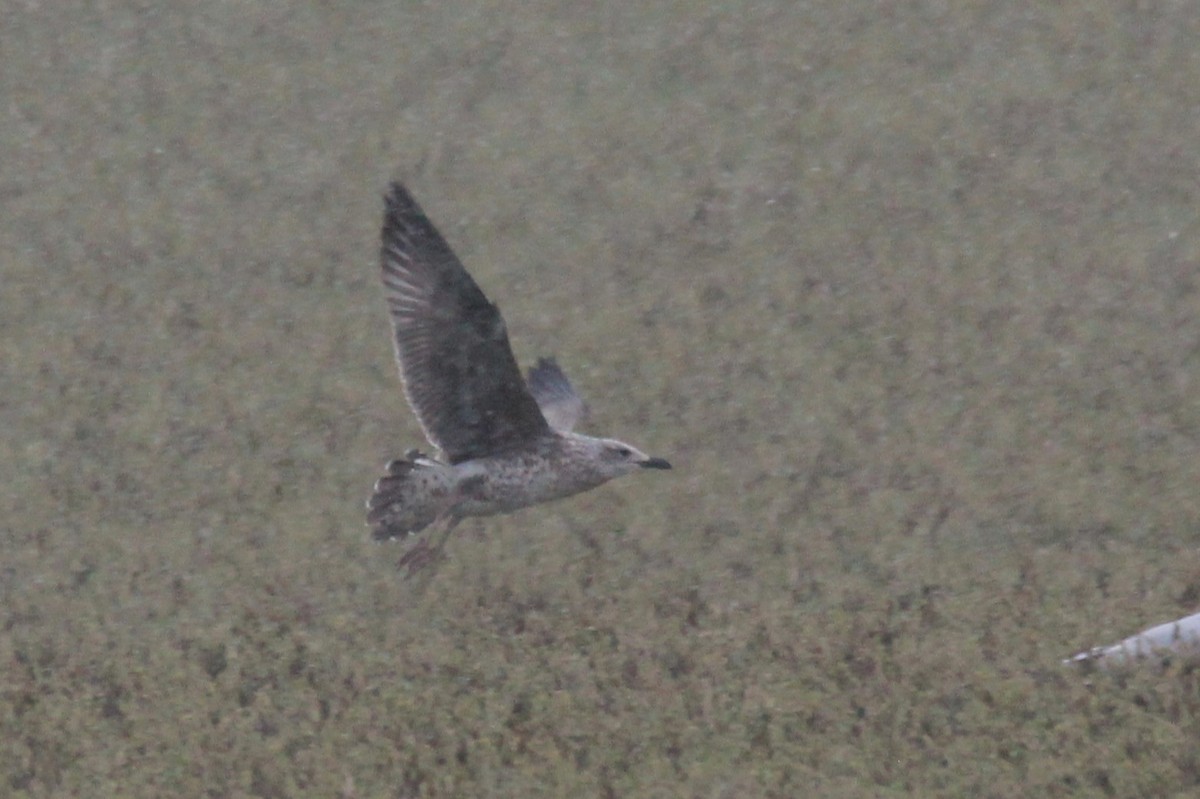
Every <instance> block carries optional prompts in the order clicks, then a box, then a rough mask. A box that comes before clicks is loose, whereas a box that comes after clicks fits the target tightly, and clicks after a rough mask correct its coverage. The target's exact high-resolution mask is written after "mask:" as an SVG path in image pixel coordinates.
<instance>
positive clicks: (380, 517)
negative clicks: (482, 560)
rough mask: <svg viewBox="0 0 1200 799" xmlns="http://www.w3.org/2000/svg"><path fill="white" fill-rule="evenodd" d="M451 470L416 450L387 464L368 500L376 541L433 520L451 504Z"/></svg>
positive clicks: (400, 535)
mask: <svg viewBox="0 0 1200 799" xmlns="http://www.w3.org/2000/svg"><path fill="white" fill-rule="evenodd" d="M454 485H455V474H454V470H453V469H452V468H451V467H449V466H446V465H445V464H443V463H438V462H437V461H435V460H432V459H430V458H426V457H425V456H423V455H421V454H420V453H419V452H408V453H405V457H403V458H400V459H397V460H394V461H392V462H391V463H389V464H388V465H387V467H386V471H385V473H384V475H383V477H380V478H379V479H378V480H376V481H375V491H374V493H373V494H371V498H370V499H369V500H367V524H369V525H370V526H371V536H372V537H373V538H374V539H376V540H377V541H386V540H390V539H393V538H403V537H404V536H406V535H412V534H413V533H418V532H420V531H421V530H423V529H425V528H426V527H428V526H429V525H430V524H432V523H433V522H435V521H436V520H437V519H438V518H439V517H440V516H441V515H443V514H444V513H445V512H446V511H447V509H448V508H449V506H450V502H451V493H452V491H453V489H454Z"/></svg>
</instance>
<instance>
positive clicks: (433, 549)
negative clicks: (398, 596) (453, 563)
mask: <svg viewBox="0 0 1200 799" xmlns="http://www.w3.org/2000/svg"><path fill="white" fill-rule="evenodd" d="M461 519H462V517H460V516H453V515H451V516H443V517H442V518H441V519H438V520H437V521H436V522H434V523H433V524H432V525H431V527H432V529H431V530H430V531H429V532H428V533H426V534H425V535H424V536H423V537H422V538H421V539H420V540H418V541H417V543H416V544H414V545H413V546H412V548H411V549H409V550H408V551H407V552H405V553H404V555H403V556H401V558H400V560H399V561H398V562H397V563H396V568H397V569H406V570H407V571H408V574H407V575H405V576H406V577H412V576H413V575H414V574H416V573H417V572H419V571H421V570H422V569H424V568H425V567H427V566H430V565H432V564H435V563H438V562H440V561H442V560H445V558H446V555H445V553H444V552H443V550H444V549H445V547H446V539H448V538H449V537H450V531H451V530H453V529H454V528H455V527H457V526H458V523H459V521H461ZM439 534H440V536H441V537H440V538H439V540H438V542H437V545H436V546H430V545H429V542H430V541H431V540H433V538H434V536H438V535H439Z"/></svg>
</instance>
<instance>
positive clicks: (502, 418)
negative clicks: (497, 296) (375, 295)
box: [382, 183, 550, 463]
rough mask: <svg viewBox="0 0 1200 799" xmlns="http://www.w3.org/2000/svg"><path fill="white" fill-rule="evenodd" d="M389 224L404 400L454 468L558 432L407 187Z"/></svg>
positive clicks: (494, 312)
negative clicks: (546, 416)
mask: <svg viewBox="0 0 1200 799" xmlns="http://www.w3.org/2000/svg"><path fill="white" fill-rule="evenodd" d="M385 203H386V213H385V215H384V222H383V247H382V263H383V285H384V289H385V293H386V296H387V303H388V309H389V310H390V311H391V316H392V328H393V330H394V331H395V343H396V360H397V361H398V362H399V364H400V376H401V378H402V379H403V381H404V392H405V395H406V396H407V397H408V402H409V404H410V405H412V408H413V411H414V412H415V413H416V415H417V419H418V421H420V423H421V427H423V428H424V430H425V435H426V437H427V438H428V439H429V441H430V443H431V444H433V445H434V446H436V447H437V448H438V449H440V450H441V451H442V453H443V454H444V455H445V456H446V458H447V459H448V460H449V461H450V462H451V463H459V462H461V461H464V460H470V459H472V458H477V457H480V456H482V455H487V454H490V453H494V452H497V451H500V450H504V449H508V448H511V447H514V446H520V445H521V444H523V443H526V442H528V441H530V440H532V439H534V438H537V437H538V436H541V435H547V434H549V432H550V428H549V425H548V424H547V423H546V420H545V418H544V417H543V416H542V412H541V411H540V410H539V409H538V405H537V402H536V401H535V400H534V398H533V396H532V395H531V394H530V393H529V390H528V389H527V388H526V386H525V381H524V380H522V379H521V372H520V370H519V369H518V368H517V362H516V359H515V358H514V357H513V353H512V347H511V345H510V344H509V343H508V333H507V332H506V330H505V327H504V319H503V318H502V317H501V316H500V311H499V310H498V309H497V308H496V307H495V306H494V305H492V304H491V303H490V302H488V299H487V297H485V296H484V294H483V292H482V291H481V290H480V289H479V286H477V285H476V284H475V281H474V280H472V279H471V276H470V275H469V274H467V270H466V269H465V268H464V267H463V265H462V263H461V262H460V261H459V260H458V258H457V257H455V255H454V253H453V252H451V250H450V245H448V244H447V243H446V240H445V239H443V238H442V236H441V234H439V233H438V232H437V230H436V229H435V228H434V226H433V224H432V223H431V222H430V221H429V218H428V217H426V216H425V212H424V211H422V210H421V207H420V206H419V205H417V203H416V201H415V200H413V198H412V196H411V195H410V194H409V193H408V191H407V190H406V189H405V188H404V187H403V186H401V185H400V184H399V183H393V184H392V185H391V191H390V192H389V193H388V195H387V197H386V199H385Z"/></svg>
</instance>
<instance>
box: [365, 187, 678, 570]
mask: <svg viewBox="0 0 1200 799" xmlns="http://www.w3.org/2000/svg"><path fill="white" fill-rule="evenodd" d="M385 205H386V208H385V213H384V221H383V245H382V249H381V260H382V266H383V286H384V290H385V293H386V297H387V304H388V310H389V311H390V313H391V320H392V330H393V333H394V339H393V340H394V342H395V349H396V361H397V363H398V364H399V366H400V377H401V380H402V382H403V383H404V394H405V396H406V397H407V398H408V403H409V405H411V406H412V409H413V412H414V413H415V414H416V416H417V420H418V421H419V422H420V423H421V428H422V429H423V430H424V432H425V437H426V438H427V439H428V440H429V443H430V444H432V445H433V446H434V447H436V448H437V450H438V452H439V454H440V458H433V457H430V456H428V455H425V454H422V453H421V452H419V451H417V450H415V449H414V450H409V451H408V452H406V453H405V455H404V457H403V458H398V459H396V460H393V461H391V462H390V463H388V465H387V467H386V469H385V473H384V475H383V476H382V477H380V478H379V480H378V481H376V483H375V490H374V493H373V494H372V496H371V498H370V500H368V502H367V523H368V524H369V525H370V527H371V533H372V536H373V537H374V538H376V539H378V540H390V539H393V538H403V537H405V536H409V535H413V534H416V533H419V532H421V531H422V530H424V529H425V528H427V527H428V528H432V529H433V530H435V531H436V530H439V529H440V530H441V540H440V542H439V543H438V545H437V546H436V547H431V546H429V540H430V538H431V537H432V536H433V535H434V533H433V532H431V533H430V534H429V535H427V536H426V537H425V538H423V539H421V541H420V542H419V544H418V545H417V546H416V547H414V548H412V549H410V550H409V551H408V552H407V553H406V554H405V555H404V557H403V558H401V560H400V564H399V565H400V566H401V567H405V566H407V567H408V570H409V574H412V573H413V572H415V571H416V570H418V569H419V568H421V567H422V566H424V565H425V564H427V563H429V562H431V561H433V560H436V559H438V558H440V556H441V550H442V547H443V546H444V544H445V542H446V538H447V537H448V536H449V534H450V531H451V530H452V529H453V528H454V527H455V526H456V525H457V524H458V523H459V522H460V521H461V520H462V519H464V518H466V517H468V516H490V515H492V514H496V513H508V512H510V511H514V510H517V509H518V508H524V507H526V506H528V505H536V504H538V503H540V502H548V501H549V500H552V499H560V498H562V497H567V496H570V495H572V494H577V493H579V492H581V491H587V490H588V489H591V488H595V487H596V486H598V485H600V484H602V483H605V482H608V481H609V480H611V479H613V478H614V477H620V476H621V475H623V474H628V473H630V472H633V471H637V470H639V469H670V468H671V464H669V463H667V461H665V460H664V459H662V458H652V457H650V456H649V455H647V454H645V453H644V452H642V451H641V450H639V449H637V448H636V447H633V446H631V445H629V444H625V443H623V442H621V441H617V440H616V439H612V438H593V437H592V436H585V435H582V434H580V433H575V432H573V431H572V430H573V428H574V427H575V425H576V424H577V423H578V422H579V421H580V420H581V419H582V418H583V416H584V415H585V413H586V409H585V406H584V402H583V400H582V399H581V398H580V397H579V395H578V394H577V393H576V392H575V389H574V388H573V387H572V386H571V383H570V381H569V380H567V376H566V375H565V374H563V371H562V370H561V369H560V368H559V367H558V364H557V363H556V362H555V361H554V360H553V359H552V358H542V359H540V360H538V362H537V364H536V365H535V366H534V367H533V368H532V369H530V370H529V374H528V376H527V377H525V378H524V379H523V378H522V377H521V371H520V369H519V368H518V367H517V362H516V359H515V358H514V357H513V352H512V346H511V345H510V344H509V343H508V333H507V331H506V329H505V326H504V319H503V318H502V317H501V316H500V311H499V310H498V309H497V308H496V306H494V305H492V304H491V302H489V301H488V298H487V297H486V296H484V294H483V292H482V291H481V290H480V288H479V286H478V285H476V283H475V281H474V280H473V279H472V278H471V276H470V275H469V274H468V273H467V270H466V268H465V267H464V266H463V265H462V262H461V261H459V260H458V258H457V257H456V256H455V255H454V253H453V252H452V251H451V249H450V245H449V244H447V243H446V240H445V239H443V238H442V236H441V234H440V233H438V231H437V229H436V228H434V226H433V223H432V222H430V221H429V218H428V217H427V216H426V215H425V212H424V211H422V210H421V207H420V206H419V205H417V203H416V201H415V200H414V199H413V198H412V195H410V194H409V193H408V191H407V190H406V189H405V188H404V187H403V186H402V185H400V184H399V183H393V184H392V185H391V189H390V191H389V192H388V194H387V197H386V198H385Z"/></svg>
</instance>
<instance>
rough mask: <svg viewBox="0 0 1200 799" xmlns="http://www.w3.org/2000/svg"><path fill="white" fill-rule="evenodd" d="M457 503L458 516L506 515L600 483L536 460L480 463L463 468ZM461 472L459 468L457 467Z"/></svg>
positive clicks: (483, 461)
mask: <svg viewBox="0 0 1200 799" xmlns="http://www.w3.org/2000/svg"><path fill="white" fill-rule="evenodd" d="M462 466H466V467H467V468H465V469H463V476H462V479H461V480H460V482H459V488H458V493H459V497H460V499H459V501H458V502H457V503H456V505H455V510H456V511H457V512H458V514H459V515H461V516H490V515H492V514H496V513H508V512H510V511H514V510H517V509H518V508H524V507H527V506H529V505H536V504H538V503H540V502H549V501H551V500H555V499H561V498H563V497H568V496H570V495H572V494H577V493H579V492H580V491H586V490H587V489H589V488H592V487H594V486H596V485H599V484H600V483H601V482H603V481H602V480H591V479H588V476H587V475H584V474H579V473H578V472H572V471H564V470H563V469H561V468H556V466H555V465H554V464H551V463H548V462H545V461H541V460H539V459H528V460H522V461H517V462H509V461H502V462H489V461H487V460H480V461H475V462H472V463H471V464H469V465H468V464H463V465H462ZM460 468H461V466H460Z"/></svg>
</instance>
